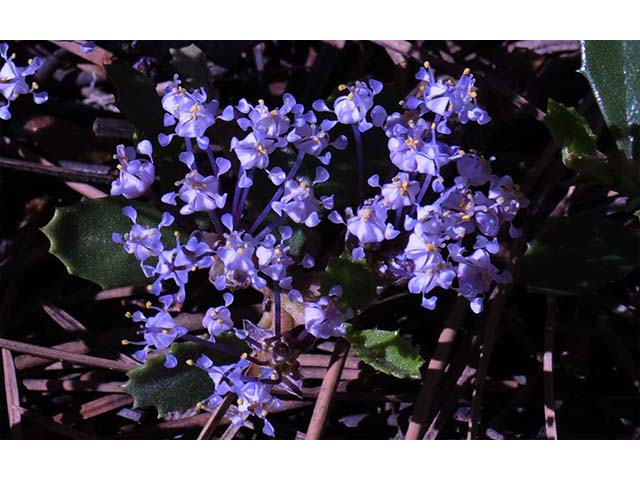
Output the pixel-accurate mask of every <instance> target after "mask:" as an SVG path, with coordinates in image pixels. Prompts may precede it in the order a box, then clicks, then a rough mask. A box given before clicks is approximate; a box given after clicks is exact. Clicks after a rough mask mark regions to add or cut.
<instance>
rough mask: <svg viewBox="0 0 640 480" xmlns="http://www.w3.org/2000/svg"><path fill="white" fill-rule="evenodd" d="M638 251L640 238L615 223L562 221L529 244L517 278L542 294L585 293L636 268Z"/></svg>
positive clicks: (551, 224)
mask: <svg viewBox="0 0 640 480" xmlns="http://www.w3.org/2000/svg"><path fill="white" fill-rule="evenodd" d="M639 252H640V238H639V237H638V236H637V235H635V234H634V233H633V232H631V231H629V230H627V229H626V228H625V227H624V226H622V225H620V224H619V223H617V222H613V221H611V220H606V219H602V218H590V217H568V218H561V219H557V220H553V221H549V223H548V226H547V227H546V228H545V229H544V230H543V231H542V232H541V233H540V235H538V237H537V238H536V239H534V240H533V241H532V242H531V243H530V244H529V246H528V248H527V251H526V253H525V255H524V257H523V258H522V260H521V261H520V264H519V269H518V276H517V280H518V281H519V282H521V283H523V284H524V285H527V286H528V287H530V288H531V289H532V290H535V291H539V292H542V293H546V294H552V295H574V294H579V293H583V292H588V291H591V290H595V289H598V288H600V287H602V286H603V285H605V284H606V283H608V282H614V281H617V280H620V279H622V278H623V277H624V276H625V275H627V274H628V273H629V272H630V271H631V270H633V269H634V268H637V267H638V256H639Z"/></svg>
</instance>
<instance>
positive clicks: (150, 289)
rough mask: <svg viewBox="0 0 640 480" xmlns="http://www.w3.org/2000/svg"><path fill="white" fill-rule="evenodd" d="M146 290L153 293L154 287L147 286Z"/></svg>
mask: <svg viewBox="0 0 640 480" xmlns="http://www.w3.org/2000/svg"><path fill="white" fill-rule="evenodd" d="M145 290H146V291H147V292H151V291H152V290H153V285H147V286H146V287H145Z"/></svg>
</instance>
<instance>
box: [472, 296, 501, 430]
mask: <svg viewBox="0 0 640 480" xmlns="http://www.w3.org/2000/svg"><path fill="white" fill-rule="evenodd" d="M510 292H511V285H500V286H498V287H496V288H495V289H494V291H493V294H492V295H491V306H490V308H489V320H488V321H487V328H486V330H485V335H484V340H483V341H482V345H480V360H479V363H478V371H477V374H476V382H475V388H474V390H473V394H472V396H471V415H470V416H469V432H468V434H467V439H469V440H473V439H477V438H478V422H479V419H480V407H481V406H482V398H483V395H484V387H485V383H486V380H487V372H488V370H489V363H490V361H491V354H492V353H493V346H494V344H495V341H496V334H497V331H498V325H499V323H500V318H501V317H502V310H503V308H504V304H505V302H506V301H507V297H508V296H509V293H510Z"/></svg>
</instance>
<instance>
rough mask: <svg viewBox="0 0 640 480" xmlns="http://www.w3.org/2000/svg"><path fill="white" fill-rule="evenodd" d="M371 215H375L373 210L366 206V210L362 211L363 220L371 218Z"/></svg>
mask: <svg viewBox="0 0 640 480" xmlns="http://www.w3.org/2000/svg"><path fill="white" fill-rule="evenodd" d="M371 215H373V210H371V209H370V208H365V210H364V212H362V220H369V219H370V218H371Z"/></svg>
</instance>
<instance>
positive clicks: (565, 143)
mask: <svg viewBox="0 0 640 480" xmlns="http://www.w3.org/2000/svg"><path fill="white" fill-rule="evenodd" d="M544 123H545V124H546V125H547V128H548V129H549V131H550V132H551V135H552V136H553V140H554V141H555V142H556V143H557V144H558V145H560V146H561V147H567V148H568V149H569V150H570V151H571V152H576V153H582V154H585V155H594V154H595V152H596V136H595V134H594V133H593V132H592V131H591V128H590V127H589V124H588V123H587V120H586V119H585V118H584V117H583V116H582V115H580V114H579V113H578V112H577V111H576V109H575V108H573V107H566V106H565V105H563V104H562V103H560V102H556V101H555V100H553V99H552V98H550V99H549V101H548V102H547V114H546V115H545V117H544Z"/></svg>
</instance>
